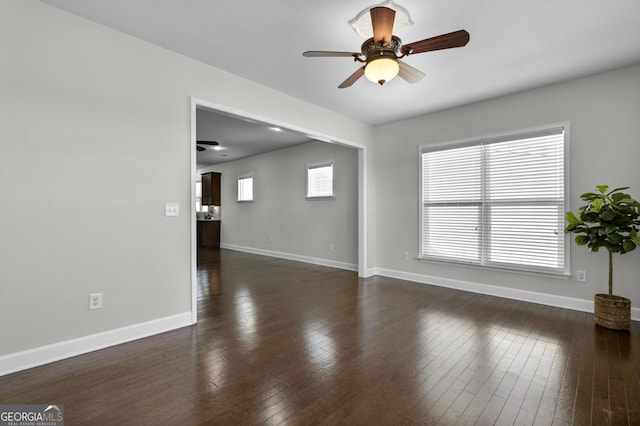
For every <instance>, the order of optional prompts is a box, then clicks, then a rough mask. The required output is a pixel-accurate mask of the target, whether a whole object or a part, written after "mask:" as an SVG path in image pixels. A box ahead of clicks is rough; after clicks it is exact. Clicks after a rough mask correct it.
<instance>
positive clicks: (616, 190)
mask: <svg viewBox="0 0 640 426" xmlns="http://www.w3.org/2000/svg"><path fill="white" fill-rule="evenodd" d="M629 188H631V187H630V186H623V187H621V188H616V189H612V190H611V191H609V195H611V194H613V193H614V192H618V191H624V190H626V189H629ZM605 191H606V189H605Z"/></svg>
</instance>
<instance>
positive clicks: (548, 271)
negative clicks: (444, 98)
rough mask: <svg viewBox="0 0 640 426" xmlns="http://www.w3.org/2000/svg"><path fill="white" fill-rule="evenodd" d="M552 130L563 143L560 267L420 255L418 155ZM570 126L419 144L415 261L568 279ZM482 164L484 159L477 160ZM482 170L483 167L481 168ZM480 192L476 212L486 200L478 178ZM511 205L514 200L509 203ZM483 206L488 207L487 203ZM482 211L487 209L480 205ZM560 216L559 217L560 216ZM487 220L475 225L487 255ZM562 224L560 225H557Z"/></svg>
mask: <svg viewBox="0 0 640 426" xmlns="http://www.w3.org/2000/svg"><path fill="white" fill-rule="evenodd" d="M555 129H563V131H564V141H563V186H564V194H563V200H562V208H561V209H560V210H561V211H560V212H559V213H558V225H559V229H558V232H560V233H561V234H562V237H563V250H562V254H563V259H562V260H563V265H562V267H560V268H557V269H554V268H547V267H536V266H525V265H521V264H519V265H512V264H502V263H492V262H485V259H483V256H482V253H481V255H480V260H479V262H473V261H468V260H464V259H455V258H447V257H432V256H424V255H423V235H424V232H425V231H424V227H425V223H424V208H425V206H426V203H424V202H423V172H424V170H423V167H424V164H423V163H424V161H423V157H422V154H424V153H427V152H435V151H446V150H450V149H456V148H464V147H472V146H478V145H481V144H483V145H490V144H494V143H499V142H507V141H510V140H512V141H515V140H518V139H520V138H523V137H527V136H529V137H535V136H536V135H539V134H543V133H546V132H551V131H553V130H555ZM570 140H571V137H570V125H569V122H560V123H554V124H549V125H543V126H538V127H532V128H527V129H518V130H512V131H508V132H503V133H497V134H492V135H487V136H483V137H475V138H469V139H462V140H453V141H448V142H444V143H436V144H422V145H420V146H419V147H418V235H417V236H418V256H417V259H418V260H420V261H428V262H436V263H445V264H453V265H456V266H465V267H471V268H479V269H483V270H500V271H506V272H513V273H522V274H533V275H543V276H549V277H554V278H568V277H570V271H571V265H570V261H571V256H570V246H571V240H570V236H569V235H567V234H564V232H563V231H564V215H565V212H566V211H570V209H571V206H570V204H569V203H570V198H571V197H570V188H571V186H570V174H571V169H570V161H569V160H570ZM481 161H483V162H484V159H483V160H481ZM483 167H484V165H483ZM481 182H482V183H481V192H482V194H483V195H482V199H481V201H480V202H479V203H478V204H479V205H480V209H482V208H483V205H482V204H483V203H486V202H487V200H486V199H484V193H485V190H486V185H485V182H484V180H482V179H481ZM511 202H512V203H514V201H513V200H512V201H511ZM487 205H491V204H490V203H487ZM484 208H488V207H487V206H484ZM560 216H561V217H560ZM487 221H488V218H487V216H486V215H485V214H484V213H483V212H481V211H480V212H479V213H478V222H479V223H480V226H481V230H480V232H481V234H482V236H481V237H480V238H479V250H480V251H482V252H483V253H486V252H487V250H488V249H487V248H486V247H485V246H486V244H488V241H489V239H490V232H489V231H487V229H488V227H487V226H486V222H487ZM560 225H562V226H560Z"/></svg>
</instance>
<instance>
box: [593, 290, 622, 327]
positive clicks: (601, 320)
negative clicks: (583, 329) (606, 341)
mask: <svg viewBox="0 0 640 426" xmlns="http://www.w3.org/2000/svg"><path fill="white" fill-rule="evenodd" d="M593 302H594V310H593V316H594V319H595V321H596V324H598V325H601V326H603V327H606V328H610V329H612V330H628V329H629V328H631V300H629V299H627V298H626V297H621V296H610V295H608V294H596V295H595V296H594V297H593Z"/></svg>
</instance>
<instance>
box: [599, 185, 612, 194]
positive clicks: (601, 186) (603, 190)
mask: <svg viewBox="0 0 640 426" xmlns="http://www.w3.org/2000/svg"><path fill="white" fill-rule="evenodd" d="M596 188H597V189H598V191H600V193H601V194H604V193H605V192H607V189H608V188H609V185H596Z"/></svg>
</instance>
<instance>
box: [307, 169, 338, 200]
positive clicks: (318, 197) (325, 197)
mask: <svg viewBox="0 0 640 426" xmlns="http://www.w3.org/2000/svg"><path fill="white" fill-rule="evenodd" d="M329 166H330V167H331V194H330V195H310V189H311V188H310V184H311V181H310V176H309V171H310V170H312V169H319V168H325V167H329ZM305 176H306V185H305V188H306V191H305V192H306V199H307V200H334V199H335V198H336V189H335V188H336V179H335V161H334V160H329V161H323V162H319V163H307V165H306V170H305Z"/></svg>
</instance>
